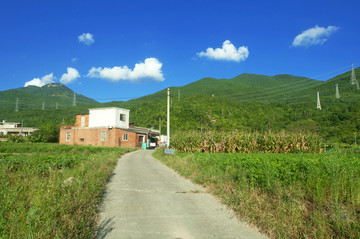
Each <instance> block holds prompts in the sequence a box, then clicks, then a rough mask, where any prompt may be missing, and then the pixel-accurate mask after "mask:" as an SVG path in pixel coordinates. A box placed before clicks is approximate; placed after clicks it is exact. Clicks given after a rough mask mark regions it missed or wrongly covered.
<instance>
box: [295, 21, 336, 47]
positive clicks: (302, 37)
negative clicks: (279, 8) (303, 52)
mask: <svg viewBox="0 0 360 239" xmlns="http://www.w3.org/2000/svg"><path fill="white" fill-rule="evenodd" d="M338 29H339V27H335V26H328V27H327V28H325V27H319V26H317V25H316V26H315V27H313V28H309V29H307V30H305V31H303V32H302V33H301V34H299V35H297V36H296V37H295V39H294V41H293V43H292V45H293V46H295V47H300V46H304V47H309V46H312V45H322V44H324V42H326V41H327V40H328V38H329V36H330V35H331V34H332V33H334V32H336V31H337V30H338Z"/></svg>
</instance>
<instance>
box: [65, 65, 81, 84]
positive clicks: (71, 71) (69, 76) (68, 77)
mask: <svg viewBox="0 0 360 239" xmlns="http://www.w3.org/2000/svg"><path fill="white" fill-rule="evenodd" d="M79 77H80V74H79V72H78V71H77V70H76V69H75V68H71V67H68V68H67V73H64V74H63V75H62V76H61V79H60V82H61V83H63V84H69V83H71V82H73V81H75V80H76V79H77V78H79Z"/></svg>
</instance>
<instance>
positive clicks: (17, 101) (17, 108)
mask: <svg viewBox="0 0 360 239" xmlns="http://www.w3.org/2000/svg"><path fill="white" fill-rule="evenodd" d="M15 112H19V98H16V105H15Z"/></svg>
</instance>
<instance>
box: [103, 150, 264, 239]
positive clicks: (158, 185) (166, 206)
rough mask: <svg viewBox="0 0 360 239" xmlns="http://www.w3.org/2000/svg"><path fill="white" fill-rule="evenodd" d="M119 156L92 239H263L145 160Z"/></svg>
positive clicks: (147, 156)
mask: <svg viewBox="0 0 360 239" xmlns="http://www.w3.org/2000/svg"><path fill="white" fill-rule="evenodd" d="M151 153H152V151H144V150H142V151H136V152H132V153H129V154H126V155H125V156H123V157H122V158H121V159H120V160H119V162H118V165H117V167H116V169H115V171H114V176H113V177H112V179H111V181H110V183H109V185H108V189H107V192H106V194H105V199H104V202H103V205H102V207H101V211H100V224H99V229H98V233H97V237H98V238H117V239H118V238H120V239H122V238H147V239H150V238H156V239H160V238H173V239H180V238H182V239H191V238H206V239H207V238H217V239H220V238H252V239H253V238H266V237H265V236H264V235H262V234H260V233H259V232H258V231H256V230H255V229H252V228H250V227H248V226H247V225H246V223H243V222H240V221H239V220H238V219H236V217H235V215H234V213H233V212H232V211H231V210H229V209H227V208H226V207H225V206H223V205H222V204H220V203H219V201H218V200H216V199H215V198H214V197H213V196H211V195H210V194H208V193H206V191H205V189H204V188H203V187H200V186H197V185H194V184H193V183H192V182H190V181H189V180H186V179H184V178H183V177H181V176H179V175H178V174H177V173H175V172H174V171H173V170H171V169H169V168H167V167H166V166H164V165H163V164H162V163H160V162H159V161H158V160H156V159H154V158H153V157H152V156H151Z"/></svg>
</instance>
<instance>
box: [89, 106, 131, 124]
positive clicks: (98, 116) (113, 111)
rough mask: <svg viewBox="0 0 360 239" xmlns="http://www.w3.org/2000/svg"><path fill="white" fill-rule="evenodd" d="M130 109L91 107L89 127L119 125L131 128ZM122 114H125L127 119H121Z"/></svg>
mask: <svg viewBox="0 0 360 239" xmlns="http://www.w3.org/2000/svg"><path fill="white" fill-rule="evenodd" d="M129 112H130V110H127V109H121V108H117V107H109V108H94V109H89V127H108V126H111V127H119V128H125V129H127V128H129ZM120 114H125V121H121V120H120Z"/></svg>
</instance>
